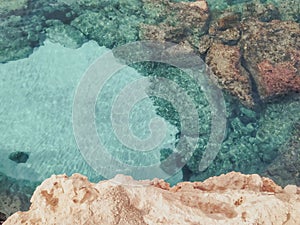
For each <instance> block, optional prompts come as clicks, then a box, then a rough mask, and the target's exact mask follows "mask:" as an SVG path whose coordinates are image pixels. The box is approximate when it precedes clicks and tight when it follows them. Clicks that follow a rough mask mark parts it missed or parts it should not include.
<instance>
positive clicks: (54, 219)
mask: <svg viewBox="0 0 300 225" xmlns="http://www.w3.org/2000/svg"><path fill="white" fill-rule="evenodd" d="M31 202H32V205H31V208H30V210H29V211H28V212H18V213H15V214H14V215H13V216H11V217H10V218H8V220H7V221H6V222H5V223H4V224H5V225H9V224H14V225H16V224H72V225H75V224H105V225H110V224H111V225H116V224H122V225H126V224H132V225H138V224H140V225H144V224H145V225H146V224H174V225H176V224H178V225H185V224H189V225H191V224H299V222H300V218H299V213H300V188H299V187H296V186H291V185H289V186H286V187H285V188H284V189H282V188H281V187H279V186H277V185H276V184H275V183H274V182H273V181H272V180H270V179H268V178H264V177H260V176H258V175H255V174H254V175H243V174H240V173H235V172H232V173H229V174H226V175H221V176H219V177H212V178H209V179H207V180H206V181H204V182H194V183H190V182H184V183H179V184H178V185H176V186H174V187H170V186H169V184H168V183H166V182H164V181H163V180H158V179H154V180H152V181H134V180H133V179H131V178H130V177H125V176H123V175H118V176H117V177H115V178H114V179H112V180H108V181H102V182H99V183H98V184H93V183H90V182H89V181H88V180H87V178H86V177H84V176H82V175H79V174H74V175H73V176H71V177H67V176H66V175H58V176H55V175H53V176H52V177H51V178H49V179H47V180H45V181H44V182H43V183H42V184H41V185H40V186H39V187H38V188H37V189H36V191H35V193H34V195H33V196H32V199H31Z"/></svg>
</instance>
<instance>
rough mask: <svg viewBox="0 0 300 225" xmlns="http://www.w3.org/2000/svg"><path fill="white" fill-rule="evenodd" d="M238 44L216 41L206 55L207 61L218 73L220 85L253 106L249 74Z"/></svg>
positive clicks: (215, 72)
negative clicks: (243, 64)
mask: <svg viewBox="0 0 300 225" xmlns="http://www.w3.org/2000/svg"><path fill="white" fill-rule="evenodd" d="M241 57H242V55H241V51H240V48H239V47H238V46H228V45H224V44H221V43H219V44H218V43H214V44H213V45H212V46H211V48H210V49H209V51H208V53H207V56H206V63H207V64H208V65H209V66H210V68H211V69H212V71H213V72H214V74H215V75H216V77H217V79H218V82H219V84H220V86H221V87H222V88H223V89H225V90H227V91H229V92H230V93H231V94H232V95H234V96H236V97H237V98H238V99H239V100H240V101H241V102H243V103H244V104H245V105H247V106H250V107H251V106H253V104H254V101H253V98H252V96H251V83H250V79H249V74H248V73H247V71H246V70H245V69H244V68H243V67H242V65H241Z"/></svg>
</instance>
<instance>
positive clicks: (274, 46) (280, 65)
mask: <svg viewBox="0 0 300 225" xmlns="http://www.w3.org/2000/svg"><path fill="white" fill-rule="evenodd" d="M239 45H240V46H241V49H242V50H243V57H244V65H245V66H246V68H247V70H248V71H249V72H250V73H251V76H252V77H253V79H254V81H255V83H256V86H257V89H258V93H259V95H260V97H261V99H262V100H269V99H273V98H274V97H276V96H278V95H282V94H287V93H290V92H299V91H300V56H299V55H300V26H299V23H296V22H292V21H278V20H273V21H271V22H267V23H264V22H259V21H257V20H255V19H248V20H245V21H243V22H242V37H241V40H240V42H239Z"/></svg>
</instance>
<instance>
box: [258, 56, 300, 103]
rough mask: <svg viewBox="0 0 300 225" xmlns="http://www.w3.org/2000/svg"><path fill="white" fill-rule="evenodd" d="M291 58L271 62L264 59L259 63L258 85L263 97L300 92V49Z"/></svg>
mask: <svg viewBox="0 0 300 225" xmlns="http://www.w3.org/2000/svg"><path fill="white" fill-rule="evenodd" d="M290 58H291V59H290V61H284V62H279V63H271V62H270V61H268V60H264V61H262V62H260V63H259V64H257V67H258V71H259V77H258V79H259V82H258V83H257V86H258V90H259V92H260V94H261V96H262V97H269V96H273V97H274V96H276V95H282V94H286V93H289V92H300V51H297V52H296V51H295V52H294V53H293V55H292V56H291V57H290Z"/></svg>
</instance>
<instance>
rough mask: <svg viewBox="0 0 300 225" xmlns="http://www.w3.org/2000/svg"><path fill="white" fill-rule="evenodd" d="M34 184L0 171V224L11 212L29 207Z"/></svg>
mask: <svg viewBox="0 0 300 225" xmlns="http://www.w3.org/2000/svg"><path fill="white" fill-rule="evenodd" d="M36 185H37V184H30V183H29V182H27V181H22V180H15V179H12V178H10V177H7V176H6V175H5V174H3V173H0V224H2V222H3V221H5V220H6V218H7V217H9V216H10V215H12V214H13V213H15V212H17V211H20V210H27V209H28V208H29V199H30V196H31V195H32V193H33V191H34V188H33V187H36Z"/></svg>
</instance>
